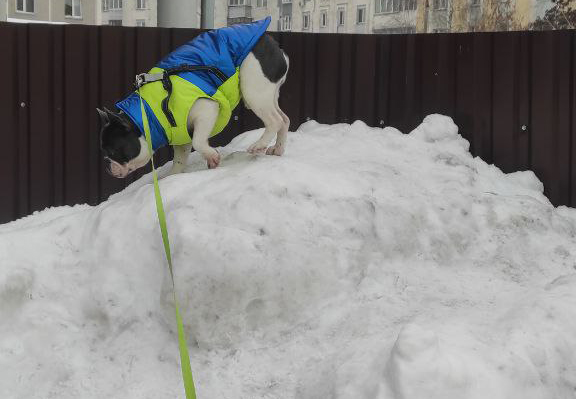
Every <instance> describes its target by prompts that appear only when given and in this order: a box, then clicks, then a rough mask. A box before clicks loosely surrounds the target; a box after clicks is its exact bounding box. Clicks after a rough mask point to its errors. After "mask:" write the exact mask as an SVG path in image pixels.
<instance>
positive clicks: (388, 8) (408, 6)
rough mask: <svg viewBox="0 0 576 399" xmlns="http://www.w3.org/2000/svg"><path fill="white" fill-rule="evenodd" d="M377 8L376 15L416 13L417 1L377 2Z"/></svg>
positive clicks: (381, 0) (390, 0) (393, 0)
mask: <svg viewBox="0 0 576 399" xmlns="http://www.w3.org/2000/svg"><path fill="white" fill-rule="evenodd" d="M434 1H438V0H434ZM375 6H376V7H375V12H376V14H381V13H390V12H400V11H414V10H416V0H376V5H375Z"/></svg>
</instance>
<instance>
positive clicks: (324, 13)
mask: <svg viewBox="0 0 576 399" xmlns="http://www.w3.org/2000/svg"><path fill="white" fill-rule="evenodd" d="M327 26H328V10H320V27H321V28H325V27H327Z"/></svg>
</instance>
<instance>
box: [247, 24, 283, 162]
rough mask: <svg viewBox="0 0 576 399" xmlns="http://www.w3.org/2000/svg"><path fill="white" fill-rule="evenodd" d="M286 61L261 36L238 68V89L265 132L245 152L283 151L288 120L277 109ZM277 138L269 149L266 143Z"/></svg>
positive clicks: (265, 38)
mask: <svg viewBox="0 0 576 399" xmlns="http://www.w3.org/2000/svg"><path fill="white" fill-rule="evenodd" d="M287 72H288V58H287V57H286V55H285V54H284V52H283V51H282V50H281V49H280V47H278V44H277V43H276V42H275V41H274V39H272V38H271V37H270V36H267V35H265V36H263V37H262V38H261V39H260V41H259V42H258V43H257V44H256V46H255V47H254V49H253V50H252V52H251V53H250V54H248V56H247V57H246V59H245V60H244V61H243V62H242V65H241V66H240V89H241V91H242V97H243V98H244V102H245V103H246V105H247V106H248V108H249V109H251V110H252V111H254V113H255V114H256V116H258V118H260V119H261V120H262V122H264V133H263V134H262V136H261V137H260V139H258V140H257V141H256V142H255V143H254V144H252V145H251V146H250V147H249V148H248V151H249V152H251V153H262V152H265V151H266V152H267V153H270V154H276V155H281V153H282V152H283V151H284V143H285V141H286V138H285V136H286V132H287V131H288V127H287V126H286V123H287V121H288V118H287V117H285V115H284V113H283V112H282V111H281V110H280V108H279V107H278V95H279V91H280V86H281V85H282V83H283V82H284V81H285V80H286V73H287ZM275 136H276V137H277V140H276V144H277V145H278V144H280V145H278V148H279V150H278V151H276V150H275V148H276V146H274V147H273V148H274V149H272V150H268V151H267V147H268V144H269V143H270V142H271V141H272V139H274V137H275Z"/></svg>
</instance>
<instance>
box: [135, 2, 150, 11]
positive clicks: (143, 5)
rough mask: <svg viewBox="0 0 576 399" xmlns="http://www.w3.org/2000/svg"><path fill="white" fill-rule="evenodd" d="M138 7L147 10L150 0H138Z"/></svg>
mask: <svg viewBox="0 0 576 399" xmlns="http://www.w3.org/2000/svg"><path fill="white" fill-rule="evenodd" d="M136 9H137V10H147V9H148V0H136Z"/></svg>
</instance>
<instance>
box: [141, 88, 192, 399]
mask: <svg viewBox="0 0 576 399" xmlns="http://www.w3.org/2000/svg"><path fill="white" fill-rule="evenodd" d="M138 95H140V90H138ZM140 110H141V112H142V125H143V126H144V134H145V136H146V142H147V143H148V152H149V154H150V162H152V179H153V180H154V197H155V198H156V212H157V213H158V224H159V225H160V231H161V232H162V242H163V243H164V252H165V253H166V261H167V262H168V268H169V269H170V277H171V278H172V293H173V294H174V307H175V309H176V323H177V324H178V346H179V348H180V366H181V367H182V379H183V381H184V390H185V392H186V399H196V389H195V388H194V379H193V378H192V368H191V367H190V356H189V355H188V346H187V345H186V335H185V334H184V324H183V323H182V317H180V309H179V308H178V299H177V295H176V284H175V282H174V271H173V269H172V254H171V252H170V241H169V240H168V230H167V228H166V214H165V213H164V205H163V204H162V196H161V195H160V187H159V185H158V174H157V173H156V168H155V167H154V158H153V157H152V155H153V151H152V139H151V138H150V127H149V125H148V116H147V115H146V111H145V110H144V102H143V100H142V97H141V96H140Z"/></svg>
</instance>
